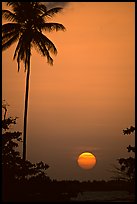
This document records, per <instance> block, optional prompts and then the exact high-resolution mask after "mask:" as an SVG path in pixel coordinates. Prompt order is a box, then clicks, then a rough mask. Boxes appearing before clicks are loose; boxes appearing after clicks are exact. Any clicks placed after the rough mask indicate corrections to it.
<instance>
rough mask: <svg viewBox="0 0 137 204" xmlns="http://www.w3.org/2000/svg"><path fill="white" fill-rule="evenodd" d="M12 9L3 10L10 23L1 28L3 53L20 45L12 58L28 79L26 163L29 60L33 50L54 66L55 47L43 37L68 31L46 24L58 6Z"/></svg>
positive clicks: (11, 4)
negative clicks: (22, 67) (21, 67)
mask: <svg viewBox="0 0 137 204" xmlns="http://www.w3.org/2000/svg"><path fill="white" fill-rule="evenodd" d="M7 6H9V7H10V8H11V10H2V16H3V17H4V18H5V19H6V20H8V21H10V23H6V24H3V25H2V50H6V49H7V48H9V47H10V46H11V45H12V44H13V43H14V42H17V46H16V49H15V52H14V56H13V59H17V63H18V71H19V70H20V62H21V61H23V63H24V68H25V71H27V76H26V93H25V108H24V129H23V159H24V160H26V130H27V109H28V93H29V78H30V57H31V50H32V48H33V47H34V48H36V50H37V51H38V52H39V53H40V54H41V55H42V56H45V57H46V58H47V63H49V64H50V65H53V59H52V57H51V56H50V54H51V53H52V54H54V55H56V54H57V49H56V47H55V45H54V44H53V43H52V42H51V41H50V40H49V39H48V38H47V37H46V35H44V34H43V31H45V32H46V31H48V32H50V31H59V30H62V31H65V27H64V26H63V25H62V24H60V23H52V22H47V20H48V18H51V17H53V16H54V15H55V14H56V13H59V12H60V11H61V10H62V8H60V7H56V8H52V9H49V10H48V9H47V7H46V6H45V5H44V4H43V3H42V2H7Z"/></svg>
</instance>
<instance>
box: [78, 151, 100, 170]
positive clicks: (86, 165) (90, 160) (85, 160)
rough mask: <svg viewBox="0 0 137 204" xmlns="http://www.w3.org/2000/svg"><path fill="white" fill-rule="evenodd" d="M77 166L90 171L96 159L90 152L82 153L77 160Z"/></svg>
mask: <svg viewBox="0 0 137 204" xmlns="http://www.w3.org/2000/svg"><path fill="white" fill-rule="evenodd" d="M77 162H78V165H79V166H80V167H81V168H83V169H91V168H93V167H94V166H95V164H96V157H95V156H94V155H93V154H92V153H90V152H84V153H82V154H80V155H79V157H78V159H77Z"/></svg>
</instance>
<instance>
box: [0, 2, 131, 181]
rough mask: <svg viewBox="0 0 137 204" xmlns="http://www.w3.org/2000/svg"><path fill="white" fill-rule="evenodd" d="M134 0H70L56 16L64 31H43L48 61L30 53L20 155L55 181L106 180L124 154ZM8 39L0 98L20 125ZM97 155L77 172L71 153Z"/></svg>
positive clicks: (20, 101) (18, 81) (19, 77)
mask: <svg viewBox="0 0 137 204" xmlns="http://www.w3.org/2000/svg"><path fill="white" fill-rule="evenodd" d="M134 10H135V4H134V3H133V2H132V3H130V2H122V3H119V2H118V3H116V2H114V3H112V2H108V3H105V2H102V3H100V2H72V3H68V5H67V6H66V7H65V8H64V10H63V12H62V13H61V14H59V15H58V16H56V17H55V18H54V19H53V20H54V22H58V23H62V24H63V25H64V26H65V27H66V29H67V31H66V32H54V33H48V34H47V36H48V37H49V38H50V39H51V40H52V41H53V42H54V44H55V45H56V47H57V49H58V55H57V56H56V57H53V58H54V66H53V67H51V66H50V65H48V64H47V63H46V59H45V58H43V57H41V56H40V55H39V54H38V53H36V52H35V51H33V52H32V58H31V76H30V92H29V109H28V131H27V133H28V138H27V158H28V159H29V160H31V161H41V160H42V161H44V162H46V163H47V164H49V166H50V168H49V170H48V171H47V172H48V175H49V176H51V177H53V178H57V179H84V180H86V179H91V180H92V179H101V178H102V179H103V178H109V177H110V174H109V173H108V170H109V169H110V168H111V165H112V164H113V163H115V161H116V159H117V158H119V157H122V156H129V153H127V151H126V147H127V146H128V145H129V144H131V145H132V144H134V136H124V135H123V134H122V130H123V129H125V128H127V127H130V125H134V112H135V110H134V100H135V98H134V91H135V90H134V86H135V80H134V75H135V56H134V55H135V53H134V49H135V48H134V46H135V45H134V44H135V20H134V17H135V16H134V15H135V13H134ZM14 49H15V45H14V46H12V47H11V48H10V49H9V50H7V51H4V52H3V54H2V80H3V81H2V85H3V87H2V97H3V99H5V100H6V101H7V102H8V103H9V104H10V107H9V115H10V116H18V117H19V119H18V124H17V125H16V129H17V130H20V131H22V129H23V110H24V93H25V76H26V73H25V72H24V68H23V65H22V69H21V71H20V72H19V73H18V72H17V63H16V61H13V60H12V58H13V51H14ZM83 151H89V152H90V151H91V152H92V153H93V154H94V155H95V156H96V157H97V161H98V163H97V165H96V166H95V168H93V169H92V170H91V172H89V171H88V173H87V172H85V171H84V170H81V169H79V167H77V163H76V158H77V156H78V155H79V154H80V153H81V152H83Z"/></svg>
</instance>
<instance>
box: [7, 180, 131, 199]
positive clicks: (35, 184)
mask: <svg viewBox="0 0 137 204" xmlns="http://www.w3.org/2000/svg"><path fill="white" fill-rule="evenodd" d="M129 187H130V185H129V183H128V182H127V181H120V180H117V181H116V180H110V181H104V180H102V181H96V180H94V181H92V182H91V181H83V182H80V181H78V180H62V181H57V180H51V179H45V180H42V179H36V180H35V179H34V178H33V179H29V180H25V181H16V182H14V183H9V185H8V188H9V190H8V189H7V190H6V195H5V196H4V198H5V199H6V200H5V201H13V202H21V201H22V202H31V201H32V202H33V201H35V202H36V201H37V202H56V201H57V202H61V201H68V202H69V201H70V198H72V197H73V198H74V197H76V196H77V195H78V193H79V192H81V193H82V192H84V191H114V190H116V191H118V190H119V191H121V190H122V191H129Z"/></svg>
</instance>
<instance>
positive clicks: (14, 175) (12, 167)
mask: <svg viewBox="0 0 137 204" xmlns="http://www.w3.org/2000/svg"><path fill="white" fill-rule="evenodd" d="M5 107H6V106H5V105H2V108H3V109H4V117H3V119H2V190H3V200H4V201H12V199H13V200H16V199H17V197H18V195H17V192H18V194H19V195H20V194H21V192H22V190H23V191H25V189H24V186H23V184H24V183H25V182H27V181H28V180H30V179H37V180H38V179H42V181H50V178H49V177H48V176H47V174H46V170H47V169H48V168H49V166H48V165H47V164H44V163H43V162H42V161H41V162H38V163H36V164H33V163H31V162H30V161H27V160H25V161H24V160H23V159H22V158H21V157H20V153H19V151H17V149H16V148H17V147H18V143H19V142H22V139H21V132H19V131H14V132H11V131H9V129H10V127H11V125H15V124H16V119H17V117H14V118H13V117H9V118H6V114H5V113H6V111H7V108H5ZM17 189H18V191H17ZM19 189H21V190H20V191H19ZM26 194H27V191H26Z"/></svg>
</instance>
